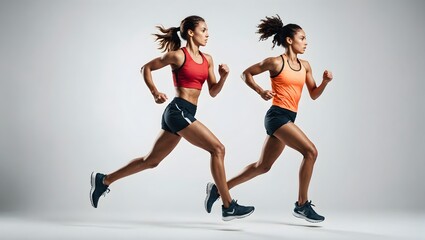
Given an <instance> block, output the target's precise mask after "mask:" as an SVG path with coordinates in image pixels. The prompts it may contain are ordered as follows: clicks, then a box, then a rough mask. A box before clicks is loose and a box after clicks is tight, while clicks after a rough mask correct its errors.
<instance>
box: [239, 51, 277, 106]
mask: <svg viewBox="0 0 425 240" xmlns="http://www.w3.org/2000/svg"><path fill="white" fill-rule="evenodd" d="M275 69H276V60H275V58H266V59H264V60H263V61H261V62H259V63H256V64H254V65H252V66H250V67H249V68H247V69H245V71H243V73H242V75H241V78H242V80H244V82H245V83H246V84H247V85H248V86H249V87H250V88H252V89H253V90H254V91H255V92H257V93H258V94H260V96H261V97H262V98H263V99H264V100H266V101H267V100H270V99H272V98H273V96H274V95H276V93H274V92H272V91H270V90H264V89H263V88H261V87H260V86H259V85H258V84H257V83H256V82H255V80H254V76H255V75H258V74H260V73H263V72H265V71H273V70H275Z"/></svg>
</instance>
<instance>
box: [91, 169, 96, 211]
mask: <svg viewBox="0 0 425 240" xmlns="http://www.w3.org/2000/svg"><path fill="white" fill-rule="evenodd" d="M90 184H91V189H90V203H91V205H92V206H93V207H94V208H97V207H96V206H94V203H93V193H94V190H95V188H96V173H95V172H92V173H91V176H90Z"/></svg>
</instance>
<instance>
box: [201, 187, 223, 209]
mask: <svg viewBox="0 0 425 240" xmlns="http://www.w3.org/2000/svg"><path fill="white" fill-rule="evenodd" d="M219 197H220V194H219V193H218V189H217V186H216V185H215V184H214V183H208V184H207V197H206V198H205V210H207V212H208V213H210V212H211V208H212V206H213V204H214V202H215V201H217V199H218V198H219Z"/></svg>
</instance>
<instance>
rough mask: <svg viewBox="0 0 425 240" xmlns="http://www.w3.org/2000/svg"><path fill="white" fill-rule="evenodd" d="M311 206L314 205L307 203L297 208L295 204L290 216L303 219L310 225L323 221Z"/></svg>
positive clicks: (323, 218)
mask: <svg viewBox="0 0 425 240" xmlns="http://www.w3.org/2000/svg"><path fill="white" fill-rule="evenodd" d="M311 206H314V204H312V203H311V201H307V202H306V203H304V205H302V206H298V202H296V203H295V208H294V211H293V212H292V215H294V216H295V217H297V218H302V219H305V220H307V221H309V222H312V223H319V222H322V221H323V220H325V217H323V216H320V215H319V214H317V213H316V212H315V211H314V210H313V208H312V207H311Z"/></svg>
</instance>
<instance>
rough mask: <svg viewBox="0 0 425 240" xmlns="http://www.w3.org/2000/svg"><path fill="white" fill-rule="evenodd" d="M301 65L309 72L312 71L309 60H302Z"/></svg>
mask: <svg viewBox="0 0 425 240" xmlns="http://www.w3.org/2000/svg"><path fill="white" fill-rule="evenodd" d="M300 62H301V64H302V65H303V66H304V67H305V69H307V71H310V70H311V67H310V63H309V62H308V61H307V60H304V59H300Z"/></svg>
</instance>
